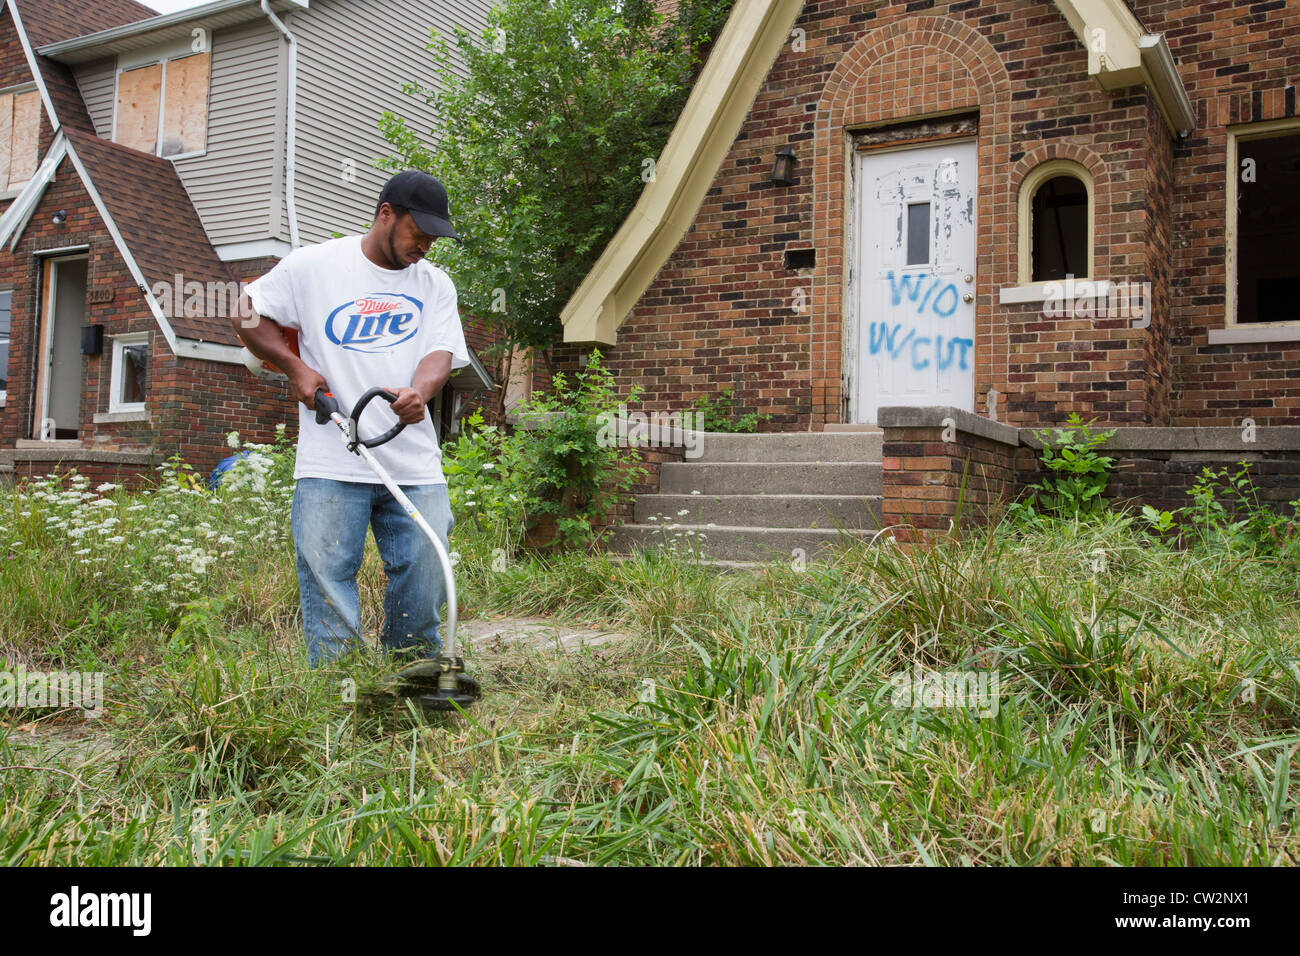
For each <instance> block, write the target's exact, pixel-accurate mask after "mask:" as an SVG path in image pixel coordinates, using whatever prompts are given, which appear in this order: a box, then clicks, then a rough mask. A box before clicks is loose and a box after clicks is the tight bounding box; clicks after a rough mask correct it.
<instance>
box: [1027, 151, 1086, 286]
mask: <svg viewBox="0 0 1300 956" xmlns="http://www.w3.org/2000/svg"><path fill="white" fill-rule="evenodd" d="M1092 240H1093V198H1092V177H1091V176H1089V175H1088V171H1087V170H1086V169H1084V168H1083V167H1082V166H1080V165H1079V164H1078V163H1075V162H1071V161H1070V160H1065V159H1054V160H1051V161H1049V162H1046V163H1043V164H1042V165H1040V166H1036V167H1034V169H1033V170H1031V171H1030V173H1029V175H1028V176H1026V177H1025V180H1024V182H1023V183H1021V184H1020V242H1019V252H1020V268H1019V273H1020V274H1019V277H1018V279H1019V282H1020V284H1021V285H1028V284H1030V283H1035V282H1051V281H1056V280H1061V279H1064V278H1066V277H1067V276H1074V278H1076V279H1090V278H1092V266H1093V263H1092V258H1093V256H1092Z"/></svg>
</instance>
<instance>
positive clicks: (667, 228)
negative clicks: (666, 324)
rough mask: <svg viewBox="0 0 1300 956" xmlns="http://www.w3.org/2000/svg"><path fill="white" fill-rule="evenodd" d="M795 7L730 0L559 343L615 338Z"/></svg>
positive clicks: (719, 156) (568, 313) (682, 225)
mask: <svg viewBox="0 0 1300 956" xmlns="http://www.w3.org/2000/svg"><path fill="white" fill-rule="evenodd" d="M802 9H803V0H745V2H744V3H738V4H736V6H735V7H734V8H733V9H732V12H731V15H730V16H729V17H728V18H727V22H726V24H725V25H724V27H723V28H722V32H721V33H720V34H719V35H718V39H717V42H716V43H715V44H714V48H713V51H712V53H711V54H710V56H709V59H708V62H707V63H706V64H705V66H704V69H703V70H702V71H701V73H700V76H699V79H698V80H697V81H696V83H695V86H694V87H693V88H692V89H691V93H690V96H689V97H687V100H686V105H685V106H684V107H683V108H682V112H681V115H680V116H679V117H678V118H677V122H676V123H675V124H674V125H673V130H672V132H671V133H670V134H669V136H668V142H667V143H666V144H665V145H664V149H663V153H662V154H661V156H660V160H659V162H658V163H657V164H656V168H655V178H654V180H653V181H652V182H650V183H648V184H647V185H646V188H645V189H644V190H643V191H642V193H641V196H640V198H639V199H638V200H637V203H636V205H635V206H634V207H633V209H632V211H631V212H630V213H629V214H628V216H627V218H626V219H625V220H624V221H623V224H622V225H621V226H620V227H619V229H618V231H617V232H616V233H615V234H614V237H613V238H612V239H611V240H610V241H609V243H608V245H606V247H605V249H604V251H603V252H602V253H601V255H600V258H598V259H597V260H596V264H595V265H594V266H592V268H591V271H590V272H588V273H587V275H586V277H585V278H584V279H583V280H582V282H581V284H580V285H579V286H578V288H577V290H576V291H575V292H574V293H573V295H572V296H571V297H570V298H569V301H568V302H567V303H566V304H565V306H564V308H563V309H562V310H561V312H560V321H561V323H562V324H563V326H564V341H565V342H602V343H606V344H613V343H614V342H615V341H616V339H617V330H618V327H619V326H620V325H622V324H623V320H624V319H625V318H626V317H627V314H628V313H629V312H631V310H632V308H633V306H635V305H636V302H637V300H638V299H640V298H641V296H642V295H643V294H644V293H645V290H646V289H647V288H649V286H650V283H651V282H653V281H654V277H655V276H656V275H658V273H659V270H660V269H662V268H663V265H664V263H665V262H667V261H668V258H669V256H671V255H672V253H673V250H674V249H676V248H677V244H678V243H679V242H680V241H681V239H682V237H683V236H684V235H686V231H687V229H689V228H690V225H691V222H692V221H693V220H694V218H695V214H696V212H697V211H698V210H699V208H700V204H701V203H702V202H703V201H704V196H705V194H706V193H707V192H708V190H709V187H710V186H711V185H712V183H713V180H714V178H715V177H716V176H717V174H718V170H719V168H720V167H721V165H722V162H723V160H724V159H725V158H726V156H727V153H728V152H729V151H730V149H731V146H732V144H733V143H734V142H735V139H736V136H737V135H739V133H740V130H741V128H742V127H743V126H744V123H745V120H746V118H747V117H748V116H749V111H750V109H751V108H752V107H753V104H754V100H755V99H756V98H757V97H758V93H759V90H760V89H761V88H762V85H763V83H764V81H765V80H766V79H767V75H768V73H769V72H770V70H771V68H772V64H773V63H774V62H775V61H776V58H777V57H778V56H779V55H780V53H781V49H782V47H784V45H785V43H786V41H787V40H788V39H789V37H790V32H791V30H793V29H794V25H795V23H796V22H797V21H798V19H799V14H800V12H801V10H802Z"/></svg>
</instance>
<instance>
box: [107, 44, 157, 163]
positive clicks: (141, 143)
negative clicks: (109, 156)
mask: <svg viewBox="0 0 1300 956" xmlns="http://www.w3.org/2000/svg"><path fill="white" fill-rule="evenodd" d="M161 91H162V64H161V63H155V64H154V65H153V66H142V67H139V68H138V69H134V70H125V71H124V72H122V73H121V74H119V75H118V78H117V135H116V136H115V139H116V140H117V141H118V142H119V143H121V144H122V145H123V146H130V147H131V148H132V149H141V150H144V151H145V152H146V153H153V152H157V146H158V108H159V106H160V104H161V102H162V100H161V96H160V93H161Z"/></svg>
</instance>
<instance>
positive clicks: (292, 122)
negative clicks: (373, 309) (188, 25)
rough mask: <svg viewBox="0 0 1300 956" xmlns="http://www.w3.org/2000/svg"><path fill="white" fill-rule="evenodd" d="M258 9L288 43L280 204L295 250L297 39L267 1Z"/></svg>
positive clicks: (296, 205) (296, 204)
mask: <svg viewBox="0 0 1300 956" xmlns="http://www.w3.org/2000/svg"><path fill="white" fill-rule="evenodd" d="M262 12H263V13H265V14H266V17H267V19H268V20H270V21H271V24H272V25H273V26H274V27H275V28H276V29H277V30H279V31H280V32H281V33H282V34H284V38H285V40H286V41H288V43H289V77H288V84H289V96H288V104H287V105H286V109H287V110H288V111H289V116H288V120H287V122H286V124H285V131H284V136H285V140H286V143H285V150H284V166H285V170H284V205H285V213H286V214H287V215H288V217H289V245H290V246H292V247H293V248H294V249H297V248H298V246H300V245H301V244H302V243H301V241H300V239H299V238H298V201H297V195H296V192H295V190H296V186H297V182H296V180H297V166H298V41H297V40H296V39H294V35H293V34H292V33H290V32H289V28H288V27H286V26H285V25H284V23H283V22H281V20H280V18H279V17H277V16H276V15H275V14H274V13H272V12H271V0H262Z"/></svg>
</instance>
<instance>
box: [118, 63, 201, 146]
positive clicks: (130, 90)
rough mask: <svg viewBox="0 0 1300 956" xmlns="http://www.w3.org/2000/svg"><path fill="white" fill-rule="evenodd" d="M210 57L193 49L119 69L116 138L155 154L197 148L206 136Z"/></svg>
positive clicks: (126, 144) (125, 144) (123, 143)
mask: <svg viewBox="0 0 1300 956" xmlns="http://www.w3.org/2000/svg"><path fill="white" fill-rule="evenodd" d="M210 59H211V57H210V55H209V54H207V53H196V54H194V55H192V56H184V57H178V58H176V59H174V60H168V61H167V62H165V63H155V64H153V65H152V66H142V67H137V68H136V69H134V70H124V71H123V72H121V73H119V74H118V77H117V135H116V139H117V142H119V143H121V144H122V145H124V146H130V147H132V148H134V149H142V150H144V151H145V152H147V153H156V154H158V155H160V156H179V155H181V154H183V153H198V152H202V151H203V150H204V149H205V148H206V145H207V137H208V75H209V63H210ZM160 120H161V123H160ZM160 133H161V137H162V139H161V142H159V134H160Z"/></svg>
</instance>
